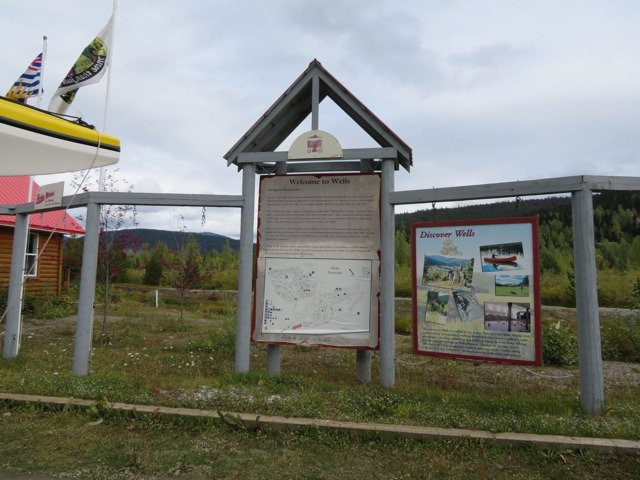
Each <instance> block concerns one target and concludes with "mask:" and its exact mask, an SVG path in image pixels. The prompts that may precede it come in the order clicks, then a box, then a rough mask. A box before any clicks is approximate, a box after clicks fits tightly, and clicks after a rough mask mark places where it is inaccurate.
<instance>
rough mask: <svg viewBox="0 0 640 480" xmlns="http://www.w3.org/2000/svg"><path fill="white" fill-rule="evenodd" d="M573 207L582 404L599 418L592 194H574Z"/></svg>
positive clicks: (601, 401)
mask: <svg viewBox="0 0 640 480" xmlns="http://www.w3.org/2000/svg"><path fill="white" fill-rule="evenodd" d="M571 207H572V216H573V265H574V272H575V288H576V307H577V312H578V350H579V352H578V353H579V356H578V359H579V362H580V365H579V367H580V401H581V403H582V408H583V409H584V410H585V412H587V413H589V414H590V415H596V414H599V413H601V412H602V408H603V406H604V385H603V379H602V353H601V345H600V318H599V312H598V278H597V275H596V256H595V240H594V229H593V196H592V194H591V191H590V190H580V191H577V192H573V193H572V194H571Z"/></svg>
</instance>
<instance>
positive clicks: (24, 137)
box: [0, 97, 120, 176]
mask: <svg viewBox="0 0 640 480" xmlns="http://www.w3.org/2000/svg"><path fill="white" fill-rule="evenodd" d="M119 159H120V140H119V139H117V138H116V137H114V136H111V135H107V134H105V133H101V132H98V131H97V130H95V129H94V128H93V127H91V126H89V125H87V124H83V123H79V122H72V121H69V120H65V119H64V118H60V117H58V116H57V115H54V114H52V113H50V112H47V111H46V110H41V109H39V108H36V107H32V106H30V105H25V104H22V103H18V102H14V101H13V100H8V99H6V98H4V97H0V175H7V176H8V175H42V174H48V173H62V172H72V171H75V170H86V169H87V168H94V167H105V166H107V165H113V164H115V163H118V160H119Z"/></svg>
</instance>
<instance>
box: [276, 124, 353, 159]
mask: <svg viewBox="0 0 640 480" xmlns="http://www.w3.org/2000/svg"><path fill="white" fill-rule="evenodd" d="M310 158H342V147H341V146H340V143H339V142H338V140H337V139H336V137H334V136H333V135H331V134H330V133H328V132H325V131H323V130H310V131H308V132H305V133H303V134H302V135H300V136H299V137H298V138H296V139H295V140H294V141H293V143H292V144H291V148H290V149H289V154H288V155H287V160H304V159H310Z"/></svg>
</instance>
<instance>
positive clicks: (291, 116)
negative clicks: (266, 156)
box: [224, 58, 413, 170]
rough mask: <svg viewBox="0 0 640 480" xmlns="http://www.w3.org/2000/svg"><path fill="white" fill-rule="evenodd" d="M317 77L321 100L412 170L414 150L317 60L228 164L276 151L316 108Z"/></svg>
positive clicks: (254, 128) (232, 153) (235, 150)
mask: <svg viewBox="0 0 640 480" xmlns="http://www.w3.org/2000/svg"><path fill="white" fill-rule="evenodd" d="M314 75H317V76H318V78H319V86H320V92H319V95H320V98H319V101H320V102H322V100H323V99H324V98H326V97H329V98H331V100H333V101H334V103H335V104H336V105H337V106H338V107H339V108H341V109H342V110H343V111H344V112H345V113H346V114H347V115H348V116H349V117H350V118H351V119H352V120H353V121H354V122H355V123H356V124H357V125H359V126H360V128H362V129H363V130H364V131H365V132H366V133H367V134H369V136H371V138H373V140H375V141H376V142H377V143H378V144H379V145H380V146H381V147H395V148H396V149H397V151H398V161H399V162H400V164H401V165H402V166H403V167H405V168H406V169H407V170H409V168H410V166H411V165H412V164H413V158H412V157H413V154H412V151H411V147H409V146H408V145H407V144H406V143H405V142H404V141H403V140H402V139H401V138H400V137H398V136H397V135H396V134H395V133H394V132H393V131H392V130H391V129H390V128H389V127H388V126H387V125H386V124H385V123H384V122H383V121H382V120H380V119H379V118H378V117H377V116H376V115H375V114H374V113H373V112H372V111H371V110H369V109H368V108H367V107H366V106H365V105H364V103H362V102H361V101H360V100H359V99H358V98H357V97H356V96H355V95H353V94H352V93H351V92H350V91H349V90H348V89H347V88H346V87H345V86H344V85H342V83H340V82H339V81H338V80H337V79H336V78H335V77H334V76H333V75H331V73H329V71H328V70H327V69H326V68H324V67H323V66H322V64H321V63H320V61H319V60H318V59H317V58H314V59H313V60H312V61H311V62H310V63H309V66H308V67H307V68H306V69H305V70H304V71H303V72H302V73H301V74H300V76H299V77H298V78H297V79H296V80H295V81H294V82H293V83H292V84H291V85H290V86H289V88H287V89H286V90H285V91H284V93H283V94H282V95H280V97H279V98H278V99H277V100H276V101H275V102H274V103H273V105H271V107H269V108H268V109H267V111H266V112H265V113H264V114H263V115H262V116H261V117H260V118H259V119H258V120H257V121H256V122H255V123H254V124H253V125H252V126H251V128H249V130H247V132H246V133H245V134H244V135H243V136H242V137H241V138H240V140H238V141H237V142H236V144H235V145H234V146H233V147H231V149H230V150H229V151H228V152H227V153H226V154H225V155H224V158H225V159H226V160H227V162H228V164H229V165H230V164H232V163H237V161H238V156H239V155H240V153H245V152H272V151H274V150H275V149H276V148H277V147H278V145H280V144H281V143H282V142H283V141H284V140H285V139H286V138H287V137H288V136H289V135H290V134H291V132H293V131H294V130H295V129H296V127H297V126H298V125H300V124H301V123H302V122H303V121H304V120H305V118H307V116H308V115H309V114H310V113H311V108H312V107H311V104H312V100H311V97H312V86H311V84H312V79H313V76H314Z"/></svg>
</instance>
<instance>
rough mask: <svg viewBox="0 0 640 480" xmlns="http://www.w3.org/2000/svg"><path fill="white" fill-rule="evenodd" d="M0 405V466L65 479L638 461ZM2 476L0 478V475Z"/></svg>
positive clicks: (635, 462)
mask: <svg viewBox="0 0 640 480" xmlns="http://www.w3.org/2000/svg"><path fill="white" fill-rule="evenodd" d="M102 415H103V416H101V417H98V416H97V414H96V413H95V412H92V411H89V410H85V409H62V410H58V411H51V410H50V409H43V408H40V407H37V406H15V405H10V404H0V430H1V431H2V433H3V441H2V442H0V458H1V459H2V463H1V464H0V468H2V469H4V470H5V471H7V470H8V471H11V472H14V473H17V472H20V471H28V472H31V473H42V474H51V475H55V476H64V477H65V478H82V479H106V478H131V479H143V478H144V479H150V478H173V477H181V478H189V479H196V480H197V479H205V478H206V479H208V478H221V479H223V478H225V479H226V478H234V479H235V478H244V479H247V480H252V479H288V478H296V479H298V478H299V479H309V480H311V479H343V478H353V479H365V478H366V479H385V480H387V479H391V480H393V479H406V478H411V479H448V478H452V479H462V480H464V479H482V478H491V479H550V478H551V479H554V478H556V479H573V478H575V479H601V478H612V479H626V478H633V475H634V474H633V472H638V471H640V455H617V454H611V453H603V452H598V451H567V450H562V449H558V448H541V447H536V446H517V447H516V446H499V445H496V444H493V443H488V442H480V441H473V440H467V441H448V440H440V441H417V440H399V439H392V438H389V437H384V436H379V435H371V436H352V435H349V434H345V433H332V432H325V431H317V430H309V431H305V432H286V431H274V430H266V431H262V430H255V431H251V430H244V429H234V428H231V427H228V426H225V425H222V424H219V423H218V422H215V421H212V420H210V419H209V420H203V419H177V418H176V419H167V418H164V417H163V418H159V417H154V416H148V415H147V416H143V415H135V414H122V413H115V412H112V413H109V414H104V413H103V414H102ZM0 473H1V472H0Z"/></svg>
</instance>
